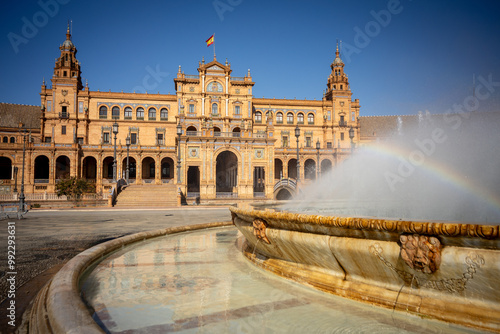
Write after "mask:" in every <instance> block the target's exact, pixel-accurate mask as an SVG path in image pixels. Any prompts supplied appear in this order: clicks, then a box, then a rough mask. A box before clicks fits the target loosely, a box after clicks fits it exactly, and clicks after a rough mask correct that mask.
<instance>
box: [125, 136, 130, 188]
mask: <svg viewBox="0 0 500 334" xmlns="http://www.w3.org/2000/svg"><path fill="white" fill-rule="evenodd" d="M125 144H126V145H127V169H126V170H125V178H126V179H127V184H128V183H129V180H128V177H129V166H130V165H129V161H128V155H129V150H130V135H128V136H127V138H125Z"/></svg>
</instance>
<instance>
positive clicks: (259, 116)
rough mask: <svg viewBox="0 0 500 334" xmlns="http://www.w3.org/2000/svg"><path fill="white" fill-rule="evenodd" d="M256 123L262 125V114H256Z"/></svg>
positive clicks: (258, 112)
mask: <svg viewBox="0 0 500 334" xmlns="http://www.w3.org/2000/svg"><path fill="white" fill-rule="evenodd" d="M255 123H262V113H261V112H260V111H256V112H255Z"/></svg>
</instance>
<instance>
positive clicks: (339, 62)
mask: <svg viewBox="0 0 500 334" xmlns="http://www.w3.org/2000/svg"><path fill="white" fill-rule="evenodd" d="M333 64H334V65H343V64H344V63H343V62H342V59H340V57H339V56H337V57H335V59H334V60H333Z"/></svg>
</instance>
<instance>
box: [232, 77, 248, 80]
mask: <svg viewBox="0 0 500 334" xmlns="http://www.w3.org/2000/svg"><path fill="white" fill-rule="evenodd" d="M231 81H245V77H231Z"/></svg>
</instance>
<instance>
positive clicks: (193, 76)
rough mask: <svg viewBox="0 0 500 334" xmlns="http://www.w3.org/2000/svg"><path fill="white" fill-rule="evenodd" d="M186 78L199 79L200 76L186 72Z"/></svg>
mask: <svg viewBox="0 0 500 334" xmlns="http://www.w3.org/2000/svg"><path fill="white" fill-rule="evenodd" d="M184 77H185V78H186V79H199V78H200V77H199V76H198V75H193V74H186V75H184Z"/></svg>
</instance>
